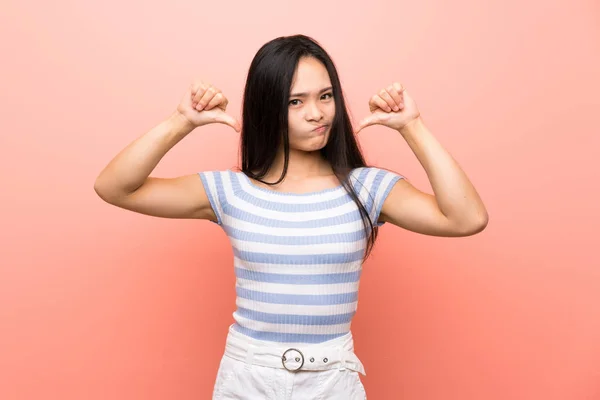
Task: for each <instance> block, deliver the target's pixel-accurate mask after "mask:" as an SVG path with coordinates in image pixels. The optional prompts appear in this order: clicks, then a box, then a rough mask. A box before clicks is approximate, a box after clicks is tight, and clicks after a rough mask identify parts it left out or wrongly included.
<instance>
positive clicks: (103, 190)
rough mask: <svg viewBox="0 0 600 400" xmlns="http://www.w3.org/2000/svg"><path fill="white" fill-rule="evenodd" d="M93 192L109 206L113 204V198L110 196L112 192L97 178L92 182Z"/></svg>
mask: <svg viewBox="0 0 600 400" xmlns="http://www.w3.org/2000/svg"><path fill="white" fill-rule="evenodd" d="M94 192H96V194H97V195H98V197H100V198H101V199H102V200H104V201H105V202H107V203H109V204H114V203H115V196H114V194H112V190H110V188H109V187H107V185H106V184H103V183H102V181H101V180H100V179H99V178H98V179H96V181H95V182H94Z"/></svg>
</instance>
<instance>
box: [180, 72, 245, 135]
mask: <svg viewBox="0 0 600 400" xmlns="http://www.w3.org/2000/svg"><path fill="white" fill-rule="evenodd" d="M228 103H229V101H228V100H227V98H226V97H225V95H223V93H221V91H220V90H219V89H217V88H216V87H214V86H213V85H211V84H209V83H205V82H203V81H200V80H196V81H194V82H193V83H192V85H191V86H190V87H189V88H188V90H187V91H186V92H185V94H184V96H183V98H182V99H181V102H180V103H179V105H178V106H177V112H178V113H180V114H181V115H182V116H184V117H185V118H186V119H187V120H188V121H189V122H190V123H191V124H192V125H193V126H195V127H198V126H202V125H207V124H212V123H220V124H225V125H229V126H231V127H232V128H233V129H235V131H236V132H240V131H241V125H240V123H239V122H238V121H237V120H236V119H235V118H233V117H232V116H230V115H229V114H227V113H226V112H225V110H226V108H227V104H228Z"/></svg>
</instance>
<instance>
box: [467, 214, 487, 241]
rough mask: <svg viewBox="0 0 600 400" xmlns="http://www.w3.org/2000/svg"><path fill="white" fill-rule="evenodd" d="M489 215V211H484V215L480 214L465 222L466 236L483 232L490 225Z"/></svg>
mask: <svg viewBox="0 0 600 400" xmlns="http://www.w3.org/2000/svg"><path fill="white" fill-rule="evenodd" d="M488 222H489V216H488V213H487V212H484V213H483V214H482V215H480V216H478V217H477V218H475V219H474V220H472V221H471V222H470V223H468V224H465V226H464V228H463V232H462V233H463V235H464V236H472V235H476V234H478V233H480V232H482V231H483V230H484V229H485V228H486V227H487V225H488Z"/></svg>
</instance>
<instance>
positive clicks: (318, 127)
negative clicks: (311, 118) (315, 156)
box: [313, 125, 329, 131]
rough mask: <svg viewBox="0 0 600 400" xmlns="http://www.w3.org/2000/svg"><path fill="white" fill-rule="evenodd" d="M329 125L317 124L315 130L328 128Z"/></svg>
mask: <svg viewBox="0 0 600 400" xmlns="http://www.w3.org/2000/svg"><path fill="white" fill-rule="evenodd" d="M328 126H329V125H321V126H317V127H316V128H315V129H313V131H318V130H319V129H321V128H327V127H328Z"/></svg>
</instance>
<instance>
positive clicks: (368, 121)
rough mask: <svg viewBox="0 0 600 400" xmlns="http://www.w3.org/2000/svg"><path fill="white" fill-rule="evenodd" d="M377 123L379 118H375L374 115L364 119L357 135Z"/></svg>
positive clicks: (359, 125)
mask: <svg viewBox="0 0 600 400" xmlns="http://www.w3.org/2000/svg"><path fill="white" fill-rule="evenodd" d="M376 123H377V118H375V117H374V116H373V115H369V116H368V117H366V118H363V120H362V121H360V122H359V124H358V129H357V130H356V133H359V132H360V131H362V130H363V129H365V128H366V127H367V126H371V125H374V124H376Z"/></svg>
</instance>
